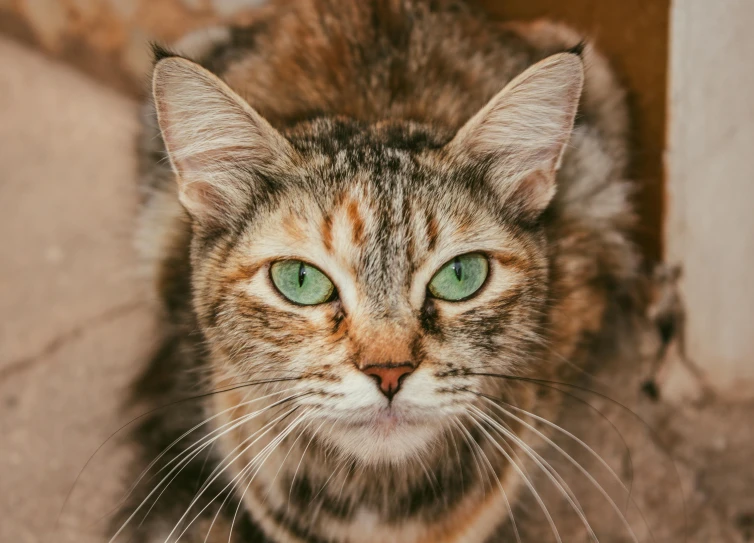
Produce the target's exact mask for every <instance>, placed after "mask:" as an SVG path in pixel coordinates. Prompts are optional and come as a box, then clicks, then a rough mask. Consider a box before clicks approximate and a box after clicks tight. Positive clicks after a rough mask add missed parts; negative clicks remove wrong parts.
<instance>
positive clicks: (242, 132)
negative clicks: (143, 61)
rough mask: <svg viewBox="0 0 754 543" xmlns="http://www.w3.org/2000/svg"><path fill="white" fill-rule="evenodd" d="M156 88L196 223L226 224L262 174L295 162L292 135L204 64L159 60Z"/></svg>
mask: <svg viewBox="0 0 754 543" xmlns="http://www.w3.org/2000/svg"><path fill="white" fill-rule="evenodd" d="M152 92H153V98H154V104H155V109H156V111H157V120H158V122H159V125H160V131H161V132H162V138H163V140H164V142H165V147H166V148H167V151H168V156H169V157H170V163H171V165H172V166H173V170H174V171H175V173H176V178H177V181H178V187H179V198H180V201H181V203H182V204H183V206H184V207H185V208H186V210H187V211H188V212H189V213H190V214H191V216H192V217H193V218H194V219H195V220H196V221H197V222H198V223H200V224H204V223H215V224H218V223H223V222H227V221H228V220H229V218H232V217H233V216H234V214H235V213H238V212H241V211H242V210H243V207H244V206H246V205H247V204H248V203H249V200H250V199H251V198H253V196H254V194H255V193H257V191H258V190H259V186H258V185H259V184H260V183H261V181H262V180H263V179H265V178H271V177H273V178H274V176H276V175H280V174H284V173H285V172H287V171H288V172H289V171H290V170H291V168H293V164H294V162H295V160H296V155H297V153H296V151H295V150H294V149H293V147H292V146H291V144H290V143H289V142H288V140H286V139H285V138H284V137H283V136H282V135H281V134H280V133H279V132H278V131H277V130H275V129H274V128H273V127H272V126H271V125H270V123H268V122H267V121H266V120H265V119H264V118H263V117H262V116H261V115H259V114H258V113H257V112H256V111H254V109H253V108H252V107H251V106H249V104H247V103H246V102H245V101H244V100H243V99H242V98H241V97H240V96H238V94H236V93H235V92H234V91H233V90H232V89H231V88H230V87H228V85H226V84H225V83H224V82H223V81H222V80H221V79H220V78H218V77H217V76H215V75H214V74H212V73H211V72H209V71H207V70H205V69H204V68H202V67H201V66H199V65H198V64H195V63H194V62H192V61H190V60H187V59H185V58H182V57H178V56H167V57H163V58H159V59H158V61H157V63H156V65H155V68H154V74H153V78H152Z"/></svg>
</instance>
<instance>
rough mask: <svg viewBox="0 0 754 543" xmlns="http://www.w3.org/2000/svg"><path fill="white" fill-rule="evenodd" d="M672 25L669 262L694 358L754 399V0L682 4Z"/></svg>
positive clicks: (722, 383)
mask: <svg viewBox="0 0 754 543" xmlns="http://www.w3.org/2000/svg"><path fill="white" fill-rule="evenodd" d="M672 19H673V26H672V28H673V32H672V47H671V50H672V55H671V70H670V82H671V84H670V90H671V92H670V123H669V131H668V134H669V146H668V153H667V167H668V179H667V192H668V198H667V220H666V225H665V239H666V242H665V245H666V248H667V251H666V258H667V260H668V262H670V263H673V264H680V265H681V266H682V268H683V276H682V278H681V287H682V290H683V294H684V296H685V298H686V305H687V313H688V317H687V330H686V342H687V345H686V347H687V351H688V353H689V356H690V357H692V359H693V360H694V362H696V364H697V365H698V366H699V367H701V368H702V369H703V370H704V371H705V373H706V376H707V378H708V380H709V381H710V383H712V384H713V385H714V386H715V387H716V388H718V389H719V390H722V391H725V393H726V397H733V396H742V397H754V333H753V332H754V278H753V277H752V270H754V214H752V202H754V153H753V152H752V150H754V99H753V98H754V69H753V66H754V64H752V52H754V33H752V31H751V23H752V21H754V1H752V0H725V1H718V2H712V1H710V0H677V1H676V2H674V4H673V10H672Z"/></svg>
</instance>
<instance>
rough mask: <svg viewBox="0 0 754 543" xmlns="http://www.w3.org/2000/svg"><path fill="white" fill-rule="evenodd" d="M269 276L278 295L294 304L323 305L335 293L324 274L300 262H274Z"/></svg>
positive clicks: (333, 287) (330, 282)
mask: <svg viewBox="0 0 754 543" xmlns="http://www.w3.org/2000/svg"><path fill="white" fill-rule="evenodd" d="M270 276H271V277H272V282H273V283H274V284H275V287H276V288H277V289H278V290H279V291H280V293H281V294H282V295H283V296H285V297H286V298H288V299H289V300H290V301H291V302H293V303H295V304H300V305H317V304H323V303H325V302H328V301H330V299H331V298H332V296H333V293H334V292H335V286H334V285H333V284H332V281H330V279H328V278H327V276H326V275H325V274H324V273H322V272H321V271H319V270H318V269H317V268H315V267H314V266H310V265H309V264H307V263H305V262H301V261H300V260H281V261H280V262H275V263H274V264H273V265H272V267H271V268H270Z"/></svg>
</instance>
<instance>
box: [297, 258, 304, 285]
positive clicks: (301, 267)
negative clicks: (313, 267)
mask: <svg viewBox="0 0 754 543" xmlns="http://www.w3.org/2000/svg"><path fill="white" fill-rule="evenodd" d="M304 281H306V264H304V263H303V262H302V263H301V264H299V266H298V286H299V288H300V287H303V286H304Z"/></svg>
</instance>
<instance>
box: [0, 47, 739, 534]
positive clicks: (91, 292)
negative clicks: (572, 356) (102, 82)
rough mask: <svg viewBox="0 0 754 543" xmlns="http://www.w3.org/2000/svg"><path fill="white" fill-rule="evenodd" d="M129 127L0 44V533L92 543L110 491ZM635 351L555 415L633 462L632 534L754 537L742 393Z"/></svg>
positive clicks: (127, 120)
mask: <svg viewBox="0 0 754 543" xmlns="http://www.w3.org/2000/svg"><path fill="white" fill-rule="evenodd" d="M135 131H136V105H135V104H134V103H132V102H130V101H128V100H126V99H123V98H121V97H120V96H117V95H115V94H112V93H111V92H110V91H108V90H106V89H104V88H102V87H99V86H98V85H96V84H93V83H91V82H89V81H88V80H86V79H84V78H83V77H82V76H80V75H79V74H77V73H75V72H73V71H71V70H70V69H68V68H64V67H61V66H60V65H57V64H55V63H53V62H51V61H49V60H46V59H44V58H42V57H40V56H38V55H37V54H34V53H30V52H28V51H26V50H24V49H22V48H20V47H18V46H16V45H13V44H10V43H7V42H3V41H0V164H2V168H1V169H0V232H2V233H3V238H2V242H1V243H0V542H2V543H5V542H8V543H52V542H55V543H69V542H70V543H95V542H102V541H106V539H105V538H103V537H102V536H101V535H100V534H99V530H100V528H101V526H102V524H101V523H98V522H97V521H98V519H100V518H102V517H103V515H105V514H106V513H107V512H108V511H110V510H111V509H112V507H113V506H114V504H115V502H116V501H117V498H118V497H120V496H122V493H123V488H122V487H121V485H120V481H121V478H122V473H123V471H122V469H123V466H124V464H125V463H126V462H127V461H128V459H129V457H130V453H131V451H130V449H129V447H128V446H127V445H126V444H125V443H124V441H123V440H122V439H121V438H122V437H125V433H124V432H120V433H117V434H116V436H115V438H110V436H111V434H112V433H113V432H114V431H115V430H117V429H118V428H119V427H120V426H121V425H122V424H123V422H124V421H125V420H126V419H127V418H128V416H126V415H124V414H122V413H121V411H120V410H119V406H120V403H121V401H122V400H123V398H124V392H125V390H126V387H127V385H128V383H129V381H130V380H131V378H132V376H133V375H134V374H135V373H136V372H137V371H138V368H139V367H140V366H141V364H142V363H143V361H144V359H145V357H146V356H147V353H148V352H149V351H150V350H151V348H152V347H153V335H152V330H153V311H152V309H151V307H150V305H151V304H150V302H149V301H148V298H149V296H148V295H147V294H146V293H145V289H144V288H143V287H142V286H140V281H139V280H138V278H137V273H136V266H135V264H134V263H135V255H134V254H133V252H132V250H131V241H130V239H131V232H132V223H133V212H134V208H135V204H136V190H135V186H136V182H135V171H134V170H135V164H134V160H133V152H132V147H133V138H134V134H135ZM651 332H652V331H651V330H650V331H649V332H648V338H649V341H648V347H647V348H646V349H645V350H646V351H647V352H648V353H650V354H651V353H653V352H655V351H656V350H657V338H656V337H655V336H653V334H652V333H651ZM651 359H652V356H647V357H646V359H642V360H624V361H605V363H604V364H602V365H600V366H599V367H598V368H597V369H596V373H597V376H596V378H595V379H594V380H593V381H590V382H587V383H586V386H588V387H590V388H598V389H599V390H601V391H602V392H603V393H604V394H605V395H606V396H607V397H610V398H614V399H615V400H617V401H619V402H620V403H621V404H622V405H623V406H625V407H622V406H621V405H619V404H616V403H613V402H612V401H611V400H608V399H606V397H605V396H600V395H595V394H591V393H584V392H581V391H579V390H577V389H573V390H570V393H574V394H576V395H578V396H580V397H581V398H583V400H584V401H588V402H589V403H590V404H591V407H587V406H586V405H585V404H584V403H582V401H576V400H572V399H570V397H568V398H567V399H568V401H569V405H568V407H567V409H566V413H567V414H566V416H565V417H564V419H563V420H562V425H563V426H564V427H565V428H566V429H567V430H569V431H571V432H572V433H574V434H575V435H577V436H579V437H580V438H581V439H583V440H584V442H586V443H588V444H589V445H590V446H592V447H593V448H594V450H595V451H597V452H598V453H599V454H600V455H602V456H603V457H604V458H605V460H606V461H607V462H608V463H609V465H610V466H611V467H612V469H614V470H615V471H616V473H617V474H618V475H620V476H621V478H622V479H623V480H625V481H628V480H629V476H630V475H631V474H632V473H633V485H632V487H631V488H632V499H633V501H634V502H635V505H630V504H629V507H628V515H627V516H628V518H629V521H630V523H631V525H632V526H633V527H634V528H635V530H636V532H637V535H638V541H641V542H642V543H643V542H650V541H656V542H658V543H659V542H664V543H682V542H683V543H728V542H730V543H743V542H745V541H752V540H754V493H752V492H751V489H752V488H754V471H752V469H751V457H752V454H754V428H752V425H751V420H752V417H753V415H754V405H752V404H726V403H723V402H720V401H717V400H715V399H713V398H706V399H704V400H703V402H702V403H700V404H698V405H694V406H685V407H682V408H679V407H673V406H672V405H670V404H667V403H664V402H663V401H659V402H655V401H651V400H649V399H648V398H647V397H646V396H645V395H643V394H642V393H641V392H640V388H641V384H642V382H643V380H644V379H645V378H646V377H647V376H648V375H649V373H650V371H651V363H650V362H651ZM597 410H599V413H598V412H597ZM632 413H636V415H634V414H632ZM605 417H607V418H608V419H609V422H608V420H606V418H605ZM637 417H638V418H637ZM642 421H646V423H645V422H642ZM650 429H651V430H650ZM558 441H559V443H560V444H561V445H562V446H563V447H564V448H565V450H567V451H569V452H570V453H571V454H572V455H573V457H574V458H575V459H577V460H578V461H579V462H582V463H583V464H584V465H585V466H586V468H587V469H588V470H589V472H590V473H593V474H594V476H595V477H596V478H597V479H598V480H599V481H600V482H601V483H603V484H604V485H605V487H606V488H607V489H608V491H609V492H610V494H611V495H612V496H613V497H614V499H615V501H616V503H618V504H620V507H621V509H622V510H623V509H624V507H625V504H626V503H627V500H626V494H625V492H623V491H622V490H621V489H620V485H617V484H616V483H615V482H614V481H611V480H610V477H609V475H608V474H607V473H606V472H605V470H604V469H603V468H602V467H601V466H600V464H599V462H597V461H596V460H595V459H594V458H593V457H592V456H591V455H590V454H588V453H586V452H585V450H584V449H583V448H581V447H580V446H578V444H576V443H575V442H574V441H572V440H570V439H567V438H564V437H563V436H560V438H559V440H558ZM626 445H627V446H628V448H626ZM100 446H102V448H101V449H99V450H98V448H99V447H100ZM95 451H97V453H96V454H94V456H92V454H93V453H94V452H95ZM90 458H91V461H90V462H89V463H88V464H87V461H88V459H90ZM546 458H547V460H548V461H550V462H551V463H552V464H553V466H555V467H556V468H557V469H558V471H559V472H561V473H562V474H563V476H564V478H565V479H566V480H567V481H568V482H569V484H571V485H572V486H571V488H572V489H573V491H574V493H575V494H576V495H577V496H578V498H579V499H580V501H581V503H582V505H583V507H584V510H585V512H586V515H587V517H588V518H589V519H590V521H591V522H592V525H593V526H594V529H595V530H596V531H597V533H598V534H599V536H600V541H602V542H603V543H624V542H628V541H631V540H630V539H629V538H628V537H627V535H626V531H625V530H624V529H623V527H622V525H621V523H620V522H619V521H618V517H617V516H616V515H615V514H614V512H613V511H612V509H611V508H610V507H609V506H608V505H607V503H606V501H605V499H604V498H603V497H602V496H601V494H599V493H598V492H596V491H595V490H594V488H593V487H592V486H591V485H590V484H589V483H588V482H587V481H586V480H585V478H584V477H583V475H580V474H579V473H578V472H577V471H575V470H574V469H573V468H572V467H569V463H568V462H566V461H565V459H564V457H562V456H560V455H558V454H556V453H555V452H553V450H550V451H549V452H548V453H547V455H546ZM85 464H86V466H85ZM82 468H83V469H82ZM79 474H81V475H80V478H79V479H78V481H77V477H79ZM532 475H533V476H534V480H535V486H536V488H537V489H538V490H539V491H540V492H541V493H542V495H543V496H544V499H545V501H546V502H547V504H548V507H549V508H550V510H551V512H552V514H553V516H554V517H555V518H556V519H557V525H558V528H559V529H560V533H561V536H562V540H563V541H564V542H568V543H571V542H587V541H589V539H588V537H587V536H586V533H585V529H584V527H583V525H582V523H581V522H580V521H579V519H578V518H577V517H576V516H575V515H574V514H573V512H572V510H571V509H570V507H569V506H568V504H567V503H566V502H565V500H563V498H562V496H561V495H560V494H559V493H558V492H557V491H556V490H555V489H553V487H552V485H551V484H550V483H548V481H547V480H546V478H545V477H543V476H542V475H541V474H540V475H536V474H532ZM74 482H75V485H74ZM125 482H128V481H125ZM71 490H72V492H71ZM69 492H71V494H70V499H69V500H68V502H67V504H66V506H65V508H63V503H64V501H65V499H66V496H67V495H68V494H69ZM523 500H524V501H523V505H522V506H521V507H520V508H518V509H517V512H516V516H517V518H518V519H519V526H520V528H521V530H522V533H523V534H526V537H524V538H522V541H524V542H528V543H532V542H536V543H549V542H550V541H554V539H553V537H552V533H551V532H550V530H549V528H548V526H547V523H546V522H545V521H544V519H543V517H542V515H541V512H540V511H539V508H538V506H537V505H536V503H533V501H532V499H531V497H530V496H527V495H526V494H524V495H523ZM637 507H638V509H640V510H641V511H642V512H643V514H644V518H642V516H641V515H639V514H638V513H637V509H636V508H637ZM61 511H62V515H61ZM684 511H685V515H684ZM59 516H60V523H59V525H58V526H57V528H56V521H57V520H56V519H57V518H58V517H59ZM645 520H646V524H645V522H644V521H645ZM647 525H648V526H650V527H651V534H650V531H649V530H648V529H647V528H646V526H647ZM511 541H515V539H511Z"/></svg>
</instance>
